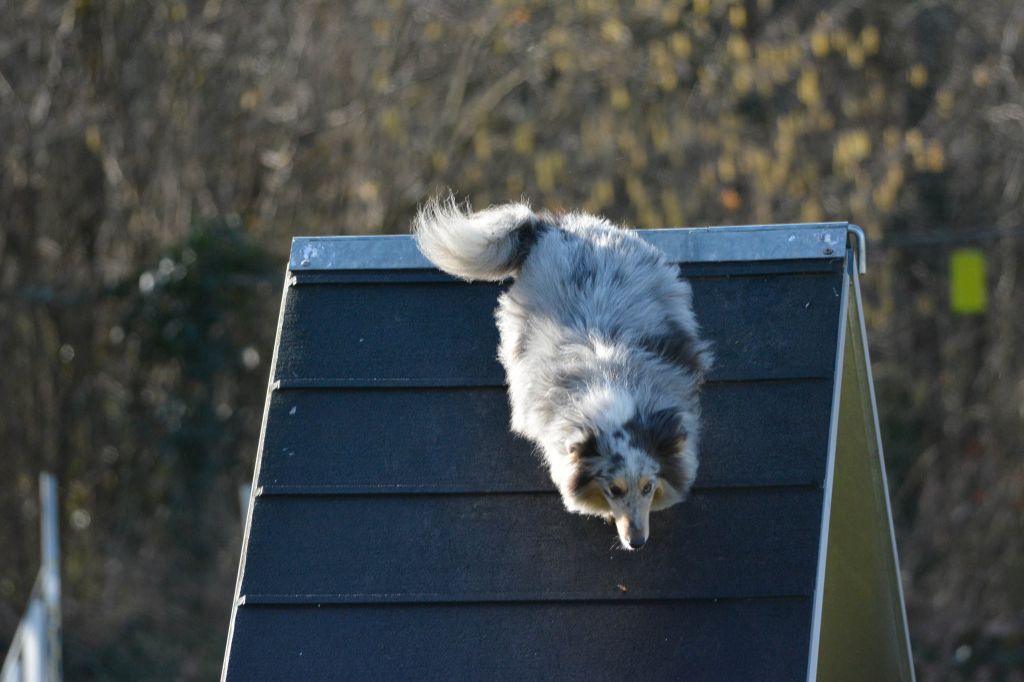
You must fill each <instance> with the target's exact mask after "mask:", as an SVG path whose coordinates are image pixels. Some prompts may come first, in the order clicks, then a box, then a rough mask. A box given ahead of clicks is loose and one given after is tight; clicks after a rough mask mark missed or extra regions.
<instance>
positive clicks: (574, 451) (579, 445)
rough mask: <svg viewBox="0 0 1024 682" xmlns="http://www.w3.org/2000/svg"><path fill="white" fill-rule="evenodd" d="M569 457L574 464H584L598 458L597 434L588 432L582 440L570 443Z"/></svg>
mask: <svg viewBox="0 0 1024 682" xmlns="http://www.w3.org/2000/svg"><path fill="white" fill-rule="evenodd" d="M569 455H570V456H571V457H572V458H573V460H575V461H576V462H586V461H587V460H595V459H597V458H598V457H600V453H599V452H598V451H597V434H595V433H594V432H593V431H590V432H588V433H587V434H586V435H585V436H584V437H583V438H581V439H579V440H574V441H572V442H570V443H569Z"/></svg>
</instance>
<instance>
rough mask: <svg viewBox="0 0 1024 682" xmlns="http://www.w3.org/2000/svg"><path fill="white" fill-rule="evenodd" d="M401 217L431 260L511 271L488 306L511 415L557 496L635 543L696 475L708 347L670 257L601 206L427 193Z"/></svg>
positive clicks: (477, 271) (478, 271) (482, 274)
mask: <svg viewBox="0 0 1024 682" xmlns="http://www.w3.org/2000/svg"><path fill="white" fill-rule="evenodd" d="M413 230H414V232H415V236H416V241H417V244H418V245H419V248H420V250H421V251H422V252H423V254H424V255H425V256H426V257H427V258H428V259H430V260H431V261H432V262H433V263H434V264H435V265H436V266H437V267H438V268H440V269H441V270H443V271H445V272H448V273H450V274H452V275H455V276H457V277H460V278H462V279H466V280H490V281H500V280H503V279H506V278H508V277H514V278H515V282H514V283H513V284H512V286H511V287H510V288H509V289H508V290H507V291H506V292H505V293H504V294H502V295H501V298H500V299H499V302H498V309H497V313H496V317H497V323H498V329H499V331H500V333H501V344H500V347H499V358H500V359H501V362H502V364H503V365H504V367H505V370H506V372H507V375H508V384H509V397H510V400H511V406H512V429H513V430H514V431H515V432H517V433H519V434H521V435H523V436H525V437H527V438H529V439H531V440H532V441H533V442H535V443H536V444H537V445H538V446H539V447H540V450H541V452H542V453H543V455H544V459H545V461H546V463H547V466H548V469H549V471H550V473H551V478H552V480H553V481H554V483H555V485H557V486H558V490H559V492H560V493H561V495H562V500H563V501H564V502H565V506H566V508H567V509H569V510H571V511H574V512H579V513H583V514H593V515H599V516H603V517H605V518H608V519H609V520H614V522H615V524H616V526H617V529H618V533H619V538H620V540H621V542H622V546H623V547H624V548H626V549H631V548H633V549H635V548H637V547H640V546H642V545H643V544H644V543H645V542H646V541H647V537H648V535H649V528H650V527H649V514H650V512H651V511H657V510H659V509H665V508H666V507H670V506H672V505H674V504H676V503H678V502H681V501H683V500H684V499H685V497H686V495H687V493H688V492H689V489H690V486H691V485H692V484H693V480H694V478H695V477H696V475H697V441H698V436H699V433H700V421H699V411H700V408H699V403H698V389H699V386H700V384H701V383H702V381H703V378H704V375H705V374H706V373H707V371H708V369H709V367H710V363H711V353H710V351H709V347H708V344H707V343H706V342H705V341H703V340H702V339H701V337H700V332H699V328H698V325H697V321H696V319H695V317H694V314H693V309H692V307H691V293H690V285H689V284H688V283H687V282H686V281H684V280H682V279H680V278H679V271H678V268H677V267H676V266H675V265H673V264H672V263H670V262H669V261H668V260H667V259H666V258H665V256H664V255H663V254H662V253H661V252H660V251H658V250H657V249H655V248H654V247H652V246H650V245H649V244H647V243H646V242H645V241H644V240H642V239H640V238H639V237H637V236H636V235H635V234H634V233H633V232H632V231H631V230H625V229H620V228H618V227H615V226H614V225H612V224H611V223H609V222H608V221H607V220H605V219H604V218H600V217H597V216H593V215H588V214H585V213H571V214H568V215H563V216H557V217H556V216H553V215H550V214H536V213H534V212H533V211H532V210H531V209H530V207H529V206H527V205H526V204H522V203H518V204H505V205H502V206H494V207H491V208H489V209H487V210H484V211H479V212H476V213H474V212H471V210H469V209H468V208H466V209H463V208H461V207H460V206H458V205H457V204H456V203H455V201H454V200H453V199H452V198H450V197H449V198H448V199H446V200H434V201H432V202H430V203H428V204H427V205H426V206H424V207H423V208H422V209H421V210H420V212H419V214H418V215H417V216H416V219H415V221H414V223H413Z"/></svg>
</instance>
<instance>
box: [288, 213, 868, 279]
mask: <svg viewBox="0 0 1024 682" xmlns="http://www.w3.org/2000/svg"><path fill="white" fill-rule="evenodd" d="M851 232H852V233H853V234H855V235H858V247H859V248H860V250H861V258H860V259H859V262H860V263H861V264H863V262H864V258H863V244H864V240H863V238H862V235H863V231H862V230H861V229H860V228H859V227H856V226H855V225H854V226H851V225H849V224H848V223H844V222H835V223H795V224H791V225H785V224H783V225H740V226H734V227H681V228H668V229H651V230H637V234H639V235H640V236H641V237H642V238H644V239H646V240H647V241H648V242H649V243H651V244H652V245H654V246H656V247H658V248H659V249H661V250H662V251H663V252H665V254H666V255H667V256H668V257H669V258H670V259H672V260H673V261H676V262H680V263H707V262H723V263H724V262H737V261H767V260H810V259H819V258H842V257H844V256H845V255H846V245H847V240H848V237H849V234H850V233H851ZM433 267H434V266H433V265H432V264H431V263H430V261H428V260H427V259H426V258H424V257H423V255H422V254H421V253H420V252H419V249H417V248H416V243H415V241H414V240H413V238H412V236H411V235H377V236H334V237H295V238H294V239H293V240H292V250H291V258H290V260H289V269H290V270H292V271H315V270H429V269H433ZM861 267H863V265H862V266H861Z"/></svg>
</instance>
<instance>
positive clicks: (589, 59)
mask: <svg viewBox="0 0 1024 682" xmlns="http://www.w3.org/2000/svg"><path fill="white" fill-rule="evenodd" d="M1022 31H1024V4H1021V3H1020V2H1019V1H1018V0H979V1H974V0H927V1H923V0H922V1H914V2H891V1H888V0H886V1H883V0H862V1H860V2H854V1H850V0H833V1H831V2H828V3H818V2H812V1H810V0H579V1H578V2H533V1H527V0H503V1H501V2H494V3H477V2H469V1H468V0H409V1H401V0H388V1H387V2H384V1H380V0H359V1H355V2H345V3H337V2H313V1H306V0H303V1H296V2H288V3H279V2H271V1H268V0H153V1H152V2H132V1H130V0H67V1H63V0H21V1H18V0H13V1H12V0H0V230H2V232H0V316H2V320H3V322H2V331H0V357H3V358H4V371H3V372H2V373H0V394H2V395H3V396H4V405H5V409H4V410H3V411H2V412H0V442H2V443H3V444H4V454H3V456H2V457H0V518H2V519H3V520H4V522H3V524H2V525H0V556H2V557H3V560H2V561H0V642H5V643H6V642H7V641H9V639H10V637H11V635H12V634H13V632H14V628H15V626H16V624H17V621H18V618H19V617H20V614H21V611H22V609H23V608H24V606H25V603H26V601H27V597H28V594H29V592H30V590H31V586H32V580H33V577H34V572H35V570H36V567H37V561H38V559H37V556H38V554H37V544H38V539H37V534H38V531H37V524H38V509H37V503H36V501H35V500H36V490H35V475H36V474H37V472H38V471H39V470H41V469H48V470H50V471H54V472H55V473H57V475H58V476H59V480H60V486H61V488H60V490H61V503H62V540H63V552H64V580H65V586H64V594H65V621H64V626H65V669H66V674H67V677H68V679H187V680H191V679H209V678H211V677H214V676H216V675H217V674H218V671H219V666H220V660H221V656H222V654H223V646H224V642H225V638H226V634H227V622H228V617H229V613H230V606H231V604H230V601H231V594H232V590H233V587H234V579H235V572H236V569H237V559H238V552H239V547H240V539H241V538H240V535H241V525H240V519H239V510H238V502H237V486H238V484H239V483H242V482H244V481H246V480H247V479H249V478H250V477H251V472H252V465H253V460H254V456H255V451H256V444H257V440H258V434H259V427H260V420H261V414H262V406H263V401H264V397H265V388H266V378H267V372H268V364H269V359H270V355H271V349H272V342H273V334H274V328H275V316H276V312H277V302H278V295H279V292H280V287H281V284H282V280H283V271H284V263H285V261H286V257H287V249H288V245H289V239H290V237H291V236H292V235H295V234H337V233H368V232H403V231H406V230H407V225H408V222H409V219H410V217H411V215H412V213H413V211H414V209H415V207H416V205H417V203H418V202H420V201H422V200H423V199H424V197H426V196H427V195H428V194H431V193H433V192H436V191H438V190H440V189H442V188H445V187H452V188H455V189H456V191H457V192H458V193H459V195H460V196H461V197H464V198H468V199H470V200H471V201H472V202H473V203H474V204H475V205H477V206H482V205H486V204H488V203H491V202H498V201H504V200H508V199H514V198H518V197H520V196H521V195H524V194H525V195H527V196H529V197H530V198H531V200H532V201H533V203H534V205H535V206H543V207H546V208H550V209H555V210H558V209H569V208H577V207H583V208H586V209H589V210H592V211H597V212H603V213H605V214H607V215H608V216H609V217H611V218H612V219H614V220H617V221H622V222H625V223H629V224H632V225H638V226H643V227H654V226H676V225H708V224H712V225H713V224H739V223H766V222H795V221H816V220H828V219H831V220H850V221H851V222H856V223H858V224H860V225H862V226H863V227H864V228H865V229H866V230H867V233H868V236H869V238H870V240H871V244H870V246H869V249H868V257H869V265H868V274H867V276H866V279H865V287H866V297H867V305H868V315H869V319H868V323H869V326H870V334H871V340H872V344H873V346H872V352H873V360H874V365H875V380H876V383H877V389H878V392H879V400H880V410H881V414H882V417H883V436H884V438H885V444H886V448H887V455H888V458H889V465H890V475H891V481H890V483H891V493H892V496H893V501H894V513H895V515H896V523H897V530H898V541H899V547H900V551H901V558H902V561H903V570H904V575H903V578H904V582H905V588H906V597H907V606H908V610H909V616H910V625H911V637H912V640H913V644H914V649H915V655H916V658H917V666H918V671H919V674H920V677H921V679H926V680H1017V681H1020V680H1024V672H1022V671H1024V458H1022V457H1021V438H1022V436H1024V428H1022V427H1024V373H1022V364H1024V360H1022V355H1021V353H1020V348H1022V347H1024V346H1022V344H1024V338H1022V337H1024V316H1022V315H1021V314H1020V305H1021V303H1022V300H1021V298H1020V286H1021V285H1020V284H1019V282H1018V280H1017V276H1018V274H1022V273H1020V272H1019V270H1020V266H1021V263H1022V259H1021V257H1022V255H1024V253H1022V252H1024V249H1022V247H1021V238H1022V236H1024V234H1022V232H1021V229H1020V226H1022V225H1024V216H1022V212H1024V197H1022V191H1024V85H1022V82H1021V79H1022V76H1024V35H1022ZM962 244H969V245H972V246H975V247H977V248H979V249H981V253H982V255H983V257H984V259H985V262H986V265H987V292H988V305H987V309H986V310H985V311H983V312H981V313H979V314H975V315H971V316H964V315H957V314H954V313H953V312H951V309H950V305H949V296H950V282H949V262H950V260H949V259H950V253H951V250H952V249H953V248H954V247H956V246H958V245H962Z"/></svg>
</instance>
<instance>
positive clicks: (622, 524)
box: [568, 409, 696, 549]
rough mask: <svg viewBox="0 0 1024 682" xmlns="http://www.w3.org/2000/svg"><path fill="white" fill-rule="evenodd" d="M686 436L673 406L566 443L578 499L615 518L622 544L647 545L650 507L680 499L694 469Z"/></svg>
mask: <svg viewBox="0 0 1024 682" xmlns="http://www.w3.org/2000/svg"><path fill="white" fill-rule="evenodd" d="M686 436H687V434H686V431H685V429H684V428H683V426H682V422H681V420H680V418H679V414H678V413H677V412H676V411H675V410H672V409H669V410H660V411H656V412H652V413H650V414H636V415H634V416H633V417H632V418H630V419H629V420H628V421H626V422H624V423H622V424H620V425H619V426H617V427H613V428H611V429H608V428H603V429H598V430H594V431H589V432H587V433H585V434H584V435H583V437H582V438H577V439H574V440H573V441H572V442H571V443H570V444H569V446H568V447H569V454H570V457H571V459H572V462H573V466H574V469H573V475H572V477H571V478H570V480H569V486H568V488H569V490H568V492H569V494H571V495H572V497H573V502H574V504H575V505H576V506H577V507H578V508H579V509H581V510H583V511H587V512H590V513H596V514H603V515H607V516H610V517H611V518H612V519H614V521H615V527H616V528H617V530H618V532H619V540H620V541H621V542H622V547H623V548H624V549H639V548H640V547H643V545H644V543H646V542H647V538H648V537H649V536H650V514H651V512H652V511H658V510H659V509H665V508H666V507H671V506H672V505H674V504H676V503H678V502H681V501H682V500H683V499H684V498H685V497H686V493H687V491H688V489H689V486H690V483H691V482H692V480H693V477H694V475H695V473H696V472H695V471H692V470H691V469H693V467H692V466H690V467H688V466H687V464H686V462H687V460H686V458H685V457H684V451H685V448H686Z"/></svg>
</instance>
